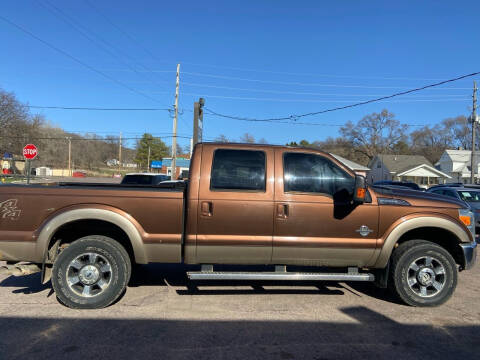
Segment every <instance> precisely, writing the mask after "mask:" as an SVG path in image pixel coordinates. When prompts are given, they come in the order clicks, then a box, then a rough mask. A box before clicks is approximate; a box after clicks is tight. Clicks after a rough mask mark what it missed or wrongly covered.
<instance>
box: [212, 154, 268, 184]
mask: <svg viewBox="0 0 480 360" xmlns="http://www.w3.org/2000/svg"><path fill="white" fill-rule="evenodd" d="M210 188H211V189H212V190H257V191H265V153H264V152H263V151H250V150H228V149H219V150H216V151H215V154H214V157H213V164H212V176H211V180H210Z"/></svg>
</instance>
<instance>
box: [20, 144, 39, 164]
mask: <svg viewBox="0 0 480 360" xmlns="http://www.w3.org/2000/svg"><path fill="white" fill-rule="evenodd" d="M37 155H38V149H37V147H36V146H35V145H33V144H27V145H25V147H24V148H23V157H24V158H25V159H27V160H33V159H35V158H36V157H37Z"/></svg>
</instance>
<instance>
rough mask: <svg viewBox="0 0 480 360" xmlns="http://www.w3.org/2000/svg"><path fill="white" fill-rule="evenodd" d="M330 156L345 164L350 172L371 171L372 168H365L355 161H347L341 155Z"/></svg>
mask: <svg viewBox="0 0 480 360" xmlns="http://www.w3.org/2000/svg"><path fill="white" fill-rule="evenodd" d="M330 155H332V156H333V157H334V158H335V159H337V160H338V161H340V162H341V163H343V164H344V165H345V166H346V167H348V168H349V169H350V170H353V171H369V170H370V168H368V167H366V166H363V165H360V164H358V163H356V162H354V161H351V160H348V159H345V158H344V157H342V156H340V155H337V154H333V153H330Z"/></svg>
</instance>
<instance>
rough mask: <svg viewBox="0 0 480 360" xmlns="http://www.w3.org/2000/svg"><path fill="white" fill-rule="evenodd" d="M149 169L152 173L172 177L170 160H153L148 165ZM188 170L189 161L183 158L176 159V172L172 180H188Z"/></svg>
mask: <svg viewBox="0 0 480 360" xmlns="http://www.w3.org/2000/svg"><path fill="white" fill-rule="evenodd" d="M150 168H151V169H152V171H154V172H158V173H160V174H166V175H170V176H172V158H163V159H162V160H154V161H152V162H151V163H150ZM189 169H190V159H189V158H188V157H187V156H185V157H181V156H179V157H177V172H176V174H175V176H172V179H173V180H176V179H178V178H179V177H181V178H188V171H189Z"/></svg>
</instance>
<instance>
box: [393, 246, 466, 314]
mask: <svg viewBox="0 0 480 360" xmlns="http://www.w3.org/2000/svg"><path fill="white" fill-rule="evenodd" d="M391 265H392V266H391V274H390V275H391V281H390V284H391V288H392V290H393V291H394V292H395V293H396V295H398V297H400V299H401V300H403V301H404V302H405V303H407V304H408V305H411V306H438V305H441V304H443V303H444V302H446V301H447V300H448V299H449V298H450V297H451V296H452V294H453V292H454V291H455V287H456V286H457V266H456V263H455V260H454V259H453V257H452V255H450V253H449V252H448V251H447V250H445V249H444V248H443V247H441V246H439V245H436V244H434V243H432V242H429V241H424V240H412V241H408V242H406V243H403V244H401V245H400V246H399V247H398V248H397V249H395V251H394V253H393V255H392V263H391Z"/></svg>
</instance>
